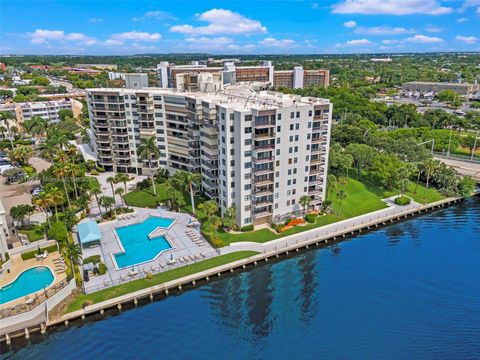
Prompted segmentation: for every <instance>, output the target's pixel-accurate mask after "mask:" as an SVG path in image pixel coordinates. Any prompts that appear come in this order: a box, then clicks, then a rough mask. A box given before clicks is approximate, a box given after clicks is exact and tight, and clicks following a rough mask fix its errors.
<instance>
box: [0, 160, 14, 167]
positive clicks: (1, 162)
mask: <svg viewBox="0 0 480 360" xmlns="http://www.w3.org/2000/svg"><path fill="white" fill-rule="evenodd" d="M1 165H12V162H11V161H10V160H8V159H5V158H3V159H2V158H0V166H1Z"/></svg>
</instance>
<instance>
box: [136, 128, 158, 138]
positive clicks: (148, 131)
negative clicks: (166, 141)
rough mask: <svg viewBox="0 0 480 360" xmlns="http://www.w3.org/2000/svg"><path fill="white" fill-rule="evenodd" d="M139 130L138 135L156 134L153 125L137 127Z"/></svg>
mask: <svg viewBox="0 0 480 360" xmlns="http://www.w3.org/2000/svg"><path fill="white" fill-rule="evenodd" d="M138 130H139V133H140V136H148V137H150V136H156V130H155V128H154V127H151V128H144V127H142V128H140V129H138Z"/></svg>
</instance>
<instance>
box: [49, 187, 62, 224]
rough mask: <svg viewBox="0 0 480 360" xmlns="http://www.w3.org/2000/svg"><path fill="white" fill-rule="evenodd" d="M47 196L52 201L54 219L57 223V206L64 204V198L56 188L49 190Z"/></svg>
mask: <svg viewBox="0 0 480 360" xmlns="http://www.w3.org/2000/svg"><path fill="white" fill-rule="evenodd" d="M48 194H49V196H50V197H51V199H52V205H53V206H54V207H55V218H56V219H57V221H58V205H60V204H63V203H64V202H65V196H64V195H63V192H62V190H60V189H59V188H58V187H56V186H53V187H51V188H49V189H48Z"/></svg>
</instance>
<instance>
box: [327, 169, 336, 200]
mask: <svg viewBox="0 0 480 360" xmlns="http://www.w3.org/2000/svg"><path fill="white" fill-rule="evenodd" d="M336 187H337V177H336V176H335V175H333V174H330V175H328V176H327V197H328V198H331V196H332V190H333V189H336Z"/></svg>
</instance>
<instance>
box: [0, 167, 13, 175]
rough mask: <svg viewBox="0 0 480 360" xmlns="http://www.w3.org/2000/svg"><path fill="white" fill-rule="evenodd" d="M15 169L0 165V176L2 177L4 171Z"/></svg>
mask: <svg viewBox="0 0 480 360" xmlns="http://www.w3.org/2000/svg"><path fill="white" fill-rule="evenodd" d="M14 168H15V167H14V166H12V165H8V164H7V165H0V175H2V174H3V173H4V172H5V171H7V170H10V169H14Z"/></svg>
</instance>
